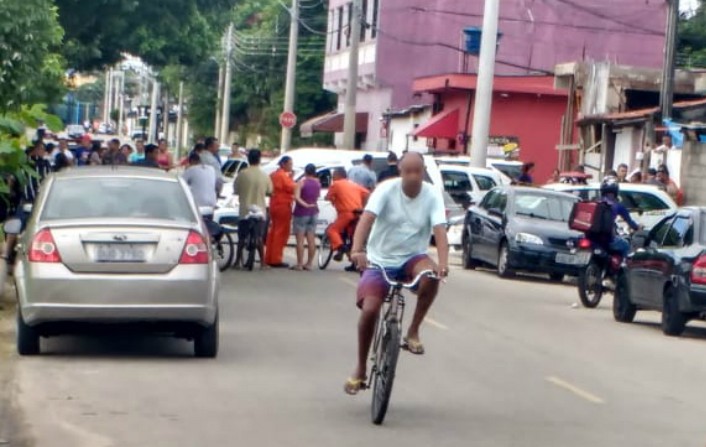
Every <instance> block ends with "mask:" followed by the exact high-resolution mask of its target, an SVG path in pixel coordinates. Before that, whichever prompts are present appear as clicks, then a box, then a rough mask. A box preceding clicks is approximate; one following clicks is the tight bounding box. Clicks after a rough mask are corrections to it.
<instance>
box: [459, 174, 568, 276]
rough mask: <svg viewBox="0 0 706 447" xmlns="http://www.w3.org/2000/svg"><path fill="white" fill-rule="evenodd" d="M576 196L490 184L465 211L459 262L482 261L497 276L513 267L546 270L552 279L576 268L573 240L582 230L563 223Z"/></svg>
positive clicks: (475, 263)
mask: <svg viewBox="0 0 706 447" xmlns="http://www.w3.org/2000/svg"><path fill="white" fill-rule="evenodd" d="M577 201H578V199H577V198H576V197H575V196H573V195H571V194H565V193H560V192H553V191H548V190H543V189H538V188H528V187H512V186H503V187H498V188H495V189H493V190H491V191H490V192H489V193H488V194H487V195H486V196H485V198H483V201H482V202H481V203H480V204H479V205H477V206H473V207H471V208H470V209H469V210H468V212H467V213H466V219H465V221H464V231H463V236H462V244H463V255H462V259H463V266H464V268H475V267H476V266H478V265H479V264H486V265H489V266H492V267H495V268H497V271H498V275H499V276H501V277H504V278H506V277H510V276H513V275H514V273H515V272H517V271H526V272H533V273H547V274H549V276H550V278H551V279H552V280H555V281H561V280H562V279H563V278H564V276H565V275H572V276H575V275H577V274H578V269H579V261H580V260H579V259H578V257H577V255H576V254H575V253H573V250H572V248H573V244H574V243H575V241H576V240H578V239H579V238H580V236H581V233H579V232H576V231H573V230H570V229H569V227H568V220H569V215H570V213H571V209H572V207H573V205H574V203H576V202H577Z"/></svg>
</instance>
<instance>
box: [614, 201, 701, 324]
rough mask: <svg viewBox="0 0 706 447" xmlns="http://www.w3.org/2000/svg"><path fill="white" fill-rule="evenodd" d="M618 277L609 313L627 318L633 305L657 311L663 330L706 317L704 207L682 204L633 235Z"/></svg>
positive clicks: (640, 308) (624, 320)
mask: <svg viewBox="0 0 706 447" xmlns="http://www.w3.org/2000/svg"><path fill="white" fill-rule="evenodd" d="M632 246H633V252H632V253H631V254H630V255H629V256H628V259H627V261H626V263H625V264H626V265H625V268H624V269H623V271H622V273H621V275H620V276H619V277H618V280H617V283H616V290H615V298H614V300H613V316H614V317H615V319H616V320H617V321H621V322H625V323H629V322H632V321H633V319H634V318H635V312H637V311H638V310H656V311H659V312H662V331H663V332H664V333H665V334H666V335H673V336H677V335H681V333H682V332H684V329H685V327H686V323H687V322H688V321H689V320H692V319H704V317H706V208H681V209H679V210H678V211H677V212H676V213H674V214H672V215H670V216H668V217H666V218H664V219H663V220H662V221H660V222H659V223H658V224H657V225H655V226H654V227H653V228H652V229H651V230H650V231H641V232H638V233H636V234H635V235H634V236H633V240H632Z"/></svg>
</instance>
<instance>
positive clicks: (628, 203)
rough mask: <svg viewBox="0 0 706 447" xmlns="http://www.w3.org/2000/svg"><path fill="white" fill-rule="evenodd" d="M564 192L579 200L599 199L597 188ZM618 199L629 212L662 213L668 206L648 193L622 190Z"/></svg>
mask: <svg viewBox="0 0 706 447" xmlns="http://www.w3.org/2000/svg"><path fill="white" fill-rule="evenodd" d="M564 192H567V193H569V194H573V195H575V196H576V197H579V198H580V199H581V200H598V199H599V198H600V197H601V192H600V190H599V189H598V188H582V189H576V190H565V191H564ZM618 198H619V200H620V203H622V204H623V205H625V208H627V209H628V211H630V212H638V211H642V212H647V211H662V210H668V209H669V205H667V204H666V203H665V202H664V201H663V200H662V199H660V198H659V197H658V196H657V195H656V194H655V193H653V192H650V191H625V190H622V191H620V192H619V193H618Z"/></svg>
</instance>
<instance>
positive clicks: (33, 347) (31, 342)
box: [17, 309, 40, 355]
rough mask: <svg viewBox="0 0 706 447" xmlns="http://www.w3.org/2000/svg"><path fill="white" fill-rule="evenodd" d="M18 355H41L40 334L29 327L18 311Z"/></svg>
mask: <svg viewBox="0 0 706 447" xmlns="http://www.w3.org/2000/svg"><path fill="white" fill-rule="evenodd" d="M17 353H18V354H19V355H38V354H39V353H40V346H39V333H38V332H37V330H36V329H35V328H33V327H32V326H29V325H27V324H26V323H25V322H24V320H23V319H22V315H21V314H20V311H19V309H18V310H17Z"/></svg>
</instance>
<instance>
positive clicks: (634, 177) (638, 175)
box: [630, 169, 642, 183]
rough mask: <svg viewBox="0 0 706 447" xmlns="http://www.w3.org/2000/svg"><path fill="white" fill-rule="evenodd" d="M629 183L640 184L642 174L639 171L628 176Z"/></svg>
mask: <svg viewBox="0 0 706 447" xmlns="http://www.w3.org/2000/svg"><path fill="white" fill-rule="evenodd" d="M630 183H642V172H640V170H639V169H636V170H635V171H633V173H632V174H630Z"/></svg>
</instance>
